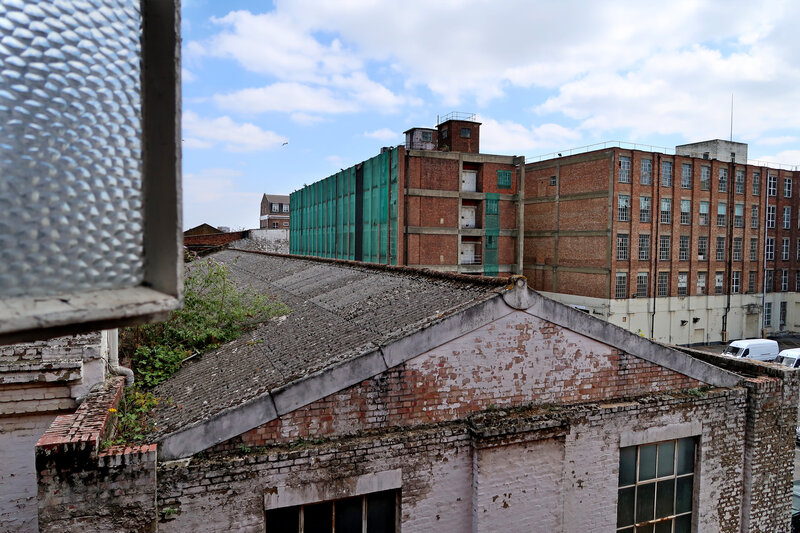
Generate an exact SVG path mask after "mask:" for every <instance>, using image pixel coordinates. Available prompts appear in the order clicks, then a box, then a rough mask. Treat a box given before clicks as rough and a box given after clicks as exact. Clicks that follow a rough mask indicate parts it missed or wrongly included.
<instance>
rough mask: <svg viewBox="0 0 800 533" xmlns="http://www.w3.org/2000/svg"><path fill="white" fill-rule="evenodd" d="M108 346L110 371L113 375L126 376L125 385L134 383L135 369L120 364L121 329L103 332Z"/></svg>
mask: <svg viewBox="0 0 800 533" xmlns="http://www.w3.org/2000/svg"><path fill="white" fill-rule="evenodd" d="M103 335H104V336H105V337H106V344H107V346H108V373H109V374H111V375H112V376H125V385H133V370H131V369H130V368H125V367H124V366H120V365H119V330H117V329H109V330H106V331H104V332H103Z"/></svg>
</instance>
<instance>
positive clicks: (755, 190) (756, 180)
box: [753, 172, 761, 196]
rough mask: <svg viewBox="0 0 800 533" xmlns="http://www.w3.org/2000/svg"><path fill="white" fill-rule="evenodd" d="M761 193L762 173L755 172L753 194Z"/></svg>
mask: <svg viewBox="0 0 800 533" xmlns="http://www.w3.org/2000/svg"><path fill="white" fill-rule="evenodd" d="M760 194H761V173H760V172H753V196H758V195H760Z"/></svg>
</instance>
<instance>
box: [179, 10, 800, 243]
mask: <svg viewBox="0 0 800 533" xmlns="http://www.w3.org/2000/svg"><path fill="white" fill-rule="evenodd" d="M182 17H183V24H182V33H183V35H182V38H183V177H184V228H190V227H193V226H196V225H198V224H201V223H203V222H207V223H210V224H212V225H224V226H229V227H233V228H236V227H245V228H252V227H258V214H259V202H260V198H261V195H262V194H263V193H276V194H288V193H290V192H292V191H294V190H296V189H298V188H300V187H302V186H303V185H304V184H307V183H312V182H314V181H316V180H318V179H321V178H324V177H326V176H329V175H330V174H332V173H334V172H336V171H338V170H339V169H340V168H346V167H348V166H351V165H353V164H355V163H358V162H360V161H362V160H364V159H367V158H369V157H372V156H373V155H375V154H377V153H378V152H379V151H380V148H381V147H382V146H390V145H397V144H401V143H402V142H403V134H402V132H403V131H405V130H407V129H409V128H411V127H416V126H423V127H435V125H436V118H437V116H443V115H445V114H447V113H449V112H451V111H460V112H465V113H475V114H477V115H478V120H479V121H480V122H482V124H483V125H482V127H481V151H482V152H486V153H498V154H507V155H524V156H528V157H533V156H538V155H541V154H546V153H550V152H555V151H564V150H568V149H570V148H575V147H579V146H584V145H589V144H594V143H599V142H603V141H615V140H617V141H628V142H637V143H643V144H650V145H654V146H663V147H674V146H675V145H676V144H683V143H687V142H695V141H700V140H707V139H713V138H728V137H729V135H730V101H731V94H733V95H734V126H733V137H734V140H737V141H741V142H747V143H748V144H749V156H750V159H757V160H767V161H774V162H781V163H787V164H793V165H794V164H800V105H798V103H800V59H798V57H800V55H798V54H797V53H796V51H797V50H798V49H800V37H799V36H798V35H800V32H797V29H796V22H797V21H798V20H800V2H791V1H785V2H784V1H770V2H731V1H718V2H706V1H695V0H692V1H674V2H669V3H668V4H666V3H665V4H661V3H646V2H633V1H625V2H623V1H613V0H610V1H604V2H590V1H586V2H578V1H563V2H542V1H530V0H520V1H502V0H480V1H479V0H474V1H467V0H464V1H462V0H439V1H437V2H429V1H425V2H423V1H418V0H407V1H405V2H402V3H398V2H388V1H381V0H335V1H333V0H332V1H325V0H290V1H280V0H279V1H276V2H272V3H270V2H265V1H247V0H238V1H234V0H226V1H224V2H221V1H219V0H183V8H182Z"/></svg>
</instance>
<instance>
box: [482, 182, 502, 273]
mask: <svg viewBox="0 0 800 533" xmlns="http://www.w3.org/2000/svg"><path fill="white" fill-rule="evenodd" d="M499 172H500V171H498V176H499ZM499 203H500V195H499V194H496V193H486V200H485V201H484V215H483V219H484V225H483V227H484V237H483V273H484V275H486V276H496V275H497V274H498V273H499V267H498V263H497V241H498V239H499V237H500V209H499Z"/></svg>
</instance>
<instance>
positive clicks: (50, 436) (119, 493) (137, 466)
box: [36, 377, 156, 533]
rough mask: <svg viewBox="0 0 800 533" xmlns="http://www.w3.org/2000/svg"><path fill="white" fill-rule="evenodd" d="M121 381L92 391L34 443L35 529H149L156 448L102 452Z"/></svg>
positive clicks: (152, 522) (152, 516) (152, 528)
mask: <svg viewBox="0 0 800 533" xmlns="http://www.w3.org/2000/svg"><path fill="white" fill-rule="evenodd" d="M123 385H124V379H123V378H121V377H118V378H112V379H111V380H109V382H107V383H106V384H105V385H104V386H102V387H99V388H97V389H95V390H93V391H92V392H91V393H89V395H88V396H87V397H86V399H85V400H84V402H83V403H82V404H81V405H80V407H79V408H78V409H77V410H76V411H75V412H74V413H72V414H69V415H61V416H58V417H57V418H56V419H55V421H54V422H53V423H52V424H51V426H50V427H49V428H48V430H47V432H46V433H45V434H44V435H43V436H42V438H40V439H39V441H38V442H37V443H36V475H37V481H38V500H39V530H40V531H42V532H43V533H46V532H54V533H55V532H64V531H81V532H84V533H87V532H105V531H155V530H156V529H155V528H156V526H155V493H156V446H155V445H154V444H151V445H144V446H134V447H116V448H110V449H108V450H105V451H102V450H101V448H100V444H101V441H102V439H103V437H104V436H105V433H106V430H107V429H108V427H109V420H110V418H111V412H110V411H109V409H111V408H115V407H116V406H117V404H118V402H119V398H120V396H121V394H122V387H123Z"/></svg>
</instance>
